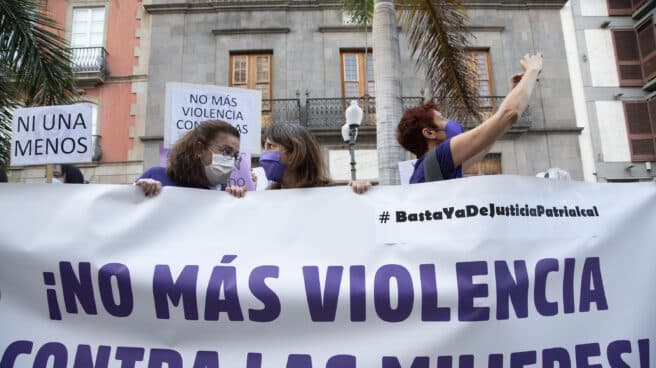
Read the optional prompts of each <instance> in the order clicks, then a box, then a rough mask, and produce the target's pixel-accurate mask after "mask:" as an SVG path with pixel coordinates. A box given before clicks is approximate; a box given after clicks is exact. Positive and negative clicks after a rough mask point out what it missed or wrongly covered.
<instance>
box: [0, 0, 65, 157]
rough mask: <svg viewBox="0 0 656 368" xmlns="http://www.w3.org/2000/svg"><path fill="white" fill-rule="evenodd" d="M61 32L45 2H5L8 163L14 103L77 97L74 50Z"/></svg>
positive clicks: (0, 58)
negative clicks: (72, 57)
mask: <svg viewBox="0 0 656 368" xmlns="http://www.w3.org/2000/svg"><path fill="white" fill-rule="evenodd" d="M60 31H61V28H60V27H59V25H58V24H57V23H56V22H55V21H54V20H52V19H51V18H50V17H49V16H48V15H47V14H46V12H45V9H44V8H42V6H41V2H40V1H38V0H1V1H0V165H6V164H7V162H8V153H9V150H8V145H9V136H10V133H9V130H10V127H11V110H12V109H13V108H15V107H16V106H19V105H25V106H39V105H62V104H68V103H72V102H74V101H75V99H76V96H77V89H76V87H75V77H74V74H73V70H72V62H71V50H70V48H69V47H68V43H67V42H66V40H65V39H64V38H63V37H61V36H59V34H58V33H57V32H60Z"/></svg>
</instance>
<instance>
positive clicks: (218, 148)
mask: <svg viewBox="0 0 656 368" xmlns="http://www.w3.org/2000/svg"><path fill="white" fill-rule="evenodd" d="M207 149H209V150H210V152H212V153H216V154H222V155H226V156H230V157H232V158H234V159H235V166H237V167H239V164H240V163H241V155H240V154H239V151H235V150H234V149H233V148H232V147H230V146H228V145H226V144H209V145H207Z"/></svg>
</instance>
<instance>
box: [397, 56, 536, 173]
mask: <svg viewBox="0 0 656 368" xmlns="http://www.w3.org/2000/svg"><path fill="white" fill-rule="evenodd" d="M520 64H521V65H522V67H523V68H524V73H521V74H515V75H514V76H513V77H512V80H511V91H510V93H508V96H507V97H506V98H505V99H504V100H503V102H502V103H501V106H500V107H499V110H498V111H497V112H495V113H494V115H492V116H491V117H490V118H488V119H487V120H485V121H484V122H483V123H481V124H480V125H478V126H477V127H476V128H474V129H471V130H469V131H467V132H465V131H464V129H463V127H462V125H460V124H458V123H457V122H455V121H451V120H449V119H447V118H446V117H444V116H442V114H441V113H440V112H439V110H438V108H437V105H435V103H434V102H429V103H426V104H423V105H421V106H418V107H415V108H413V109H410V110H408V111H407V112H406V113H405V114H404V115H403V117H402V118H401V121H400V122H399V125H398V127H397V131H396V139H397V140H398V141H399V144H401V146H403V148H405V149H406V150H408V151H410V152H412V153H413V154H415V155H416V156H417V158H418V160H417V163H416V164H415V169H414V172H413V173H412V176H411V177H410V183H411V184H414V183H423V182H429V181H438V180H448V179H455V178H460V177H462V166H463V165H464V166H465V167H467V166H468V165H472V164H475V163H476V162H478V161H480V160H481V159H482V158H483V157H485V155H486V154H487V153H488V152H489V150H490V148H492V145H493V144H494V142H495V141H496V140H497V139H499V138H500V137H501V136H502V135H503V134H505V133H506V132H507V131H508V129H510V127H511V126H512V124H513V123H514V122H515V121H517V119H518V118H519V117H520V116H521V115H522V113H523V112H524V110H525V109H526V107H527V106H528V100H529V98H530V97H531V94H532V92H533V88H534V87H535V84H536V81H537V78H538V75H539V74H540V71H541V70H542V54H541V53H539V52H538V53H537V54H535V55H529V54H526V55H525V56H524V57H523V58H522V60H521V61H520Z"/></svg>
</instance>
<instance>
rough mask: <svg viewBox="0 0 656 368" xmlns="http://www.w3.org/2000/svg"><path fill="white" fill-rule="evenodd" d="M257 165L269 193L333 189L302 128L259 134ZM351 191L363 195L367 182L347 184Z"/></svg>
mask: <svg viewBox="0 0 656 368" xmlns="http://www.w3.org/2000/svg"><path fill="white" fill-rule="evenodd" d="M262 142H263V143H262V148H263V151H262V153H261V155H260V165H261V166H262V168H263V169H264V172H265V173H266V177H267V180H268V181H269V182H270V185H269V189H288V188H312V187H326V186H333V185H334V183H333V181H332V180H331V179H330V176H329V175H328V170H327V168H326V164H325V162H324V160H323V157H322V156H321V151H320V149H319V144H318V143H317V141H316V139H315V138H314V137H313V136H312V135H311V134H310V132H308V131H307V129H305V128H304V127H302V126H300V125H297V124H274V125H273V126H271V127H269V128H267V129H265V130H263V131H262ZM349 185H350V186H351V187H352V188H353V191H354V192H355V193H358V194H362V193H364V192H366V191H367V190H368V189H369V188H370V187H371V183H369V182H368V181H355V182H350V183H349Z"/></svg>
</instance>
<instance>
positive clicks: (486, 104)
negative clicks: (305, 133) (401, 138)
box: [262, 96, 531, 133]
mask: <svg viewBox="0 0 656 368" xmlns="http://www.w3.org/2000/svg"><path fill="white" fill-rule="evenodd" d="M504 98H505V97H503V96H489V97H488V96H485V97H479V111H480V112H479V115H480V120H477V119H474V118H472V119H469V120H465V121H461V123H462V125H463V126H464V127H465V129H471V128H474V127H475V126H477V125H478V124H480V122H482V121H484V120H485V119H486V118H488V117H489V116H491V115H492V114H493V113H494V112H495V111H496V110H497V108H498V107H499V105H501V102H502V101H503V99H504ZM353 99H356V100H358V104H359V105H360V107H361V108H362V110H363V113H364V116H363V120H362V126H363V127H370V128H374V127H375V126H376V99H375V98H374V97H369V96H365V97H360V98H357V97H354V98H308V99H307V100H306V103H305V105H302V104H301V100H300V99H298V98H290V99H273V100H262V126H263V127H267V126H270V125H272V124H276V123H291V124H301V125H303V126H305V127H307V128H309V129H312V130H315V131H317V130H319V131H335V132H337V131H338V129H339V128H340V127H341V126H342V125H343V124H344V121H345V118H344V111H345V110H346V108H347V107H348V106H349V104H350V101H351V100H353ZM423 102H424V98H423V97H403V111H406V110H408V109H410V108H413V107H415V106H419V105H420V104H422V103H423ZM438 106H441V109H440V111H441V112H442V114H443V115H444V116H446V117H448V116H450V115H452V111H450V109H449V106H450V104H446V103H444V104H438ZM530 127H531V111H530V108H529V109H526V111H524V113H523V114H522V116H521V117H520V119H519V120H518V121H517V122H516V123H515V124H514V125H513V127H512V128H511V129H510V133H523V132H526V131H527V130H528V129H529V128H530Z"/></svg>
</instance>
